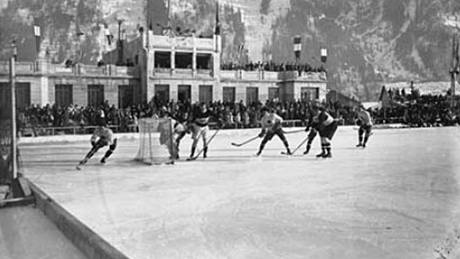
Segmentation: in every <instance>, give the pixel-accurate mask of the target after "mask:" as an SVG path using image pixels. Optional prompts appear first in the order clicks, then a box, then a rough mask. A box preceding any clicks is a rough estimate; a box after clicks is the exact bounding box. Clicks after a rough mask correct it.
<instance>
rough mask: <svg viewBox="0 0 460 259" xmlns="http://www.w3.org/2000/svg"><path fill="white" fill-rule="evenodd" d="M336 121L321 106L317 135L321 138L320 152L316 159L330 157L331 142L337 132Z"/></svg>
mask: <svg viewBox="0 0 460 259" xmlns="http://www.w3.org/2000/svg"><path fill="white" fill-rule="evenodd" d="M337 127H338V121H337V120H336V119H334V118H333V117H332V116H331V115H330V114H329V113H328V112H327V111H326V108H325V107H323V106H320V107H319V113H318V133H319V136H320V137H321V150H322V152H321V153H320V154H318V155H316V157H323V158H328V157H332V153H331V145H332V143H331V141H332V138H333V137H334V134H335V132H336V131H337Z"/></svg>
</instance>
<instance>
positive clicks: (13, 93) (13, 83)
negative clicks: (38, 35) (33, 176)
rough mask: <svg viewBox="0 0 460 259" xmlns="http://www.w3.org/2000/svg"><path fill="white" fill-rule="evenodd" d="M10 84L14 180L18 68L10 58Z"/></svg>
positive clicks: (15, 171)
mask: <svg viewBox="0 0 460 259" xmlns="http://www.w3.org/2000/svg"><path fill="white" fill-rule="evenodd" d="M10 83H11V157H12V160H11V162H12V170H13V171H12V173H13V180H15V179H17V178H18V165H17V153H16V145H17V139H16V91H15V90H16V66H15V57H14V56H13V57H11V58H10Z"/></svg>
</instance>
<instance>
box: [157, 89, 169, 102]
mask: <svg viewBox="0 0 460 259" xmlns="http://www.w3.org/2000/svg"><path fill="white" fill-rule="evenodd" d="M155 101H156V102H157V103H159V104H166V103H168V102H169V85H155Z"/></svg>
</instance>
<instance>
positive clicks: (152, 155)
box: [135, 118, 177, 165]
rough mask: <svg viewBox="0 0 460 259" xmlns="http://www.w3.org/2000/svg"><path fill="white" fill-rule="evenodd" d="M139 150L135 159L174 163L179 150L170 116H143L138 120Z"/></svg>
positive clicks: (153, 162) (145, 161)
mask: <svg viewBox="0 0 460 259" xmlns="http://www.w3.org/2000/svg"><path fill="white" fill-rule="evenodd" d="M138 126H139V150H138V152H137V155H136V158H135V160H137V161H140V162H143V163H146V164H150V165H153V164H164V163H174V159H175V158H176V154H177V150H176V145H175V141H174V137H173V121H172V120H171V119H170V118H161V119H156V118H143V119H139V121H138Z"/></svg>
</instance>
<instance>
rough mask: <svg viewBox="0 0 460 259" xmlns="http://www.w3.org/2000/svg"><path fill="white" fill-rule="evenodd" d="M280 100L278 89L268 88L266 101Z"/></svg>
mask: <svg viewBox="0 0 460 259" xmlns="http://www.w3.org/2000/svg"><path fill="white" fill-rule="evenodd" d="M279 98H280V89H279V88H278V87H269V88H268V100H270V101H278V100H279Z"/></svg>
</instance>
